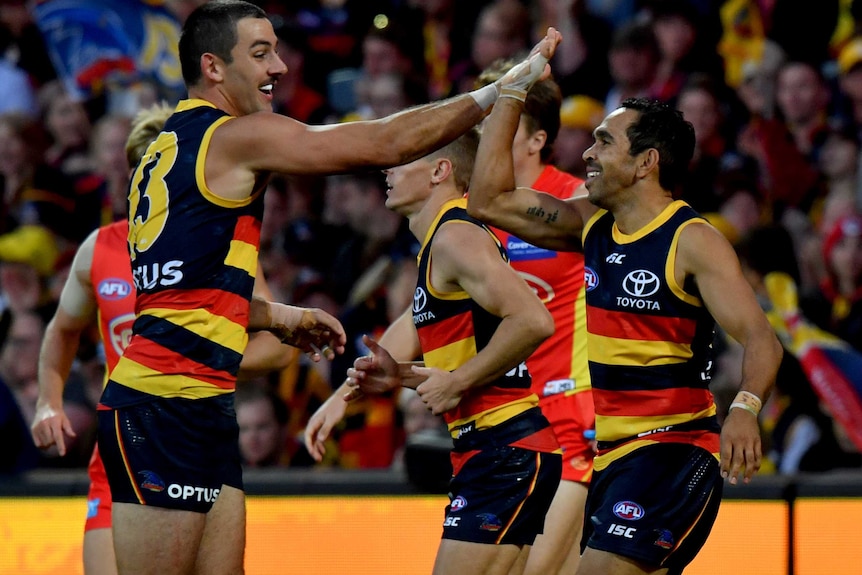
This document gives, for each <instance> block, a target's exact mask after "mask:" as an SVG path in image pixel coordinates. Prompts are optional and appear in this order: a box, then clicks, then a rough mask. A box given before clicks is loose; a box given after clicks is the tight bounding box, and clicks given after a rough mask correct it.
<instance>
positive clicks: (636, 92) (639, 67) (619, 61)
mask: <svg viewBox="0 0 862 575" xmlns="http://www.w3.org/2000/svg"><path fill="white" fill-rule="evenodd" d="M659 58H660V52H659V46H658V41H657V40H656V37H655V34H654V33H653V31H652V28H651V27H650V26H649V25H648V24H644V23H641V22H632V23H630V24H626V25H624V26H623V27H621V28H620V29H618V30H617V31H616V32H615V33H614V36H613V40H612V41H611V46H610V50H609V51H608V65H609V70H610V73H611V89H610V91H609V92H608V94H607V97H606V98H605V113H606V114H609V113H610V112H612V111H613V110H616V109H617V108H618V107H619V106H620V103H621V102H622V101H623V100H625V99H627V98H638V97H642V96H651V95H652V93H653V87H654V83H655V81H656V74H657V72H658V63H659Z"/></svg>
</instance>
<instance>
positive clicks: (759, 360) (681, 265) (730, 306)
mask: <svg viewBox="0 0 862 575" xmlns="http://www.w3.org/2000/svg"><path fill="white" fill-rule="evenodd" d="M678 249H679V251H678V260H677V273H678V278H677V280H678V282H680V281H682V278H683V276H682V274H685V273H688V274H691V275H693V276H694V278H695V281H696V282H697V287H698V290H699V291H700V294H701V297H702V298H703V301H704V303H705V304H706V307H707V309H709V311H710V313H711V314H712V317H713V318H715V320H716V322H718V324H719V325H720V326H721V327H722V328H723V329H724V330H725V331H726V332H727V333H728V335H730V336H731V337H732V338H733V339H735V340H736V341H737V342H739V343H740V344H741V345H742V346H743V348H744V349H745V352H744V358H743V362H742V387H741V389H743V390H746V391H750V392H751V393H753V394H755V395H757V396H758V397H759V398H761V399H762V400H764V401H765V400H766V398H767V396H768V395H769V392H770V390H771V389H772V385H773V383H774V381H775V375H776V373H778V364H779V363H780V362H781V356H782V353H783V352H782V347H781V343H780V342H779V341H778V338H777V337H776V336H775V331H774V330H773V329H772V326H771V325H770V324H769V321H768V320H767V319H766V314H764V313H763V310H762V309H761V307H760V305H759V304H758V302H757V299H756V298H755V296H754V292H753V291H752V290H751V287H750V286H749V284H748V282H747V281H746V280H745V278H744V277H743V275H742V270H741V269H740V266H739V260H738V259H737V257H736V254H735V252H734V251H733V248H732V247H731V245H730V244H729V243H728V242H727V240H725V239H724V236H722V235H721V233H720V232H718V231H717V230H715V229H714V228H712V227H711V226H708V225H702V224H693V225H689V226H687V227H686V228H685V229H684V230H683V231H682V232H681V235H680V241H679V248H678ZM680 285H682V284H680Z"/></svg>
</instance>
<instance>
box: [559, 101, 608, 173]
mask: <svg viewBox="0 0 862 575" xmlns="http://www.w3.org/2000/svg"><path fill="white" fill-rule="evenodd" d="M604 117H605V111H604V107H603V106H602V103H601V102H599V101H598V100H595V99H593V98H591V97H589V96H584V95H576V96H569V97H568V98H565V99H564V100H563V103H562V106H561V107H560V132H559V134H557V140H556V141H555V142H554V152H553V156H552V160H553V163H554V164H555V165H556V166H557V167H558V168H560V169H561V170H563V171H564V172H568V173H570V174H572V175H574V176H578V177H579V178H581V179H583V178H585V177H586V173H587V165H586V163H584V158H583V153H584V150H586V149H587V148H589V147H590V146H592V145H593V130H595V129H596V127H597V126H598V125H599V124H601V123H602V120H603V119H604Z"/></svg>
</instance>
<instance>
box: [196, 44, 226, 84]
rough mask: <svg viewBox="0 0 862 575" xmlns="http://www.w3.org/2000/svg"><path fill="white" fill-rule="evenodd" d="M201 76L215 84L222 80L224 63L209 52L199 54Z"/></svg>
mask: <svg viewBox="0 0 862 575" xmlns="http://www.w3.org/2000/svg"><path fill="white" fill-rule="evenodd" d="M201 76H202V77H204V78H207V79H209V80H211V81H213V82H215V83H220V82H222V81H223V80H224V62H223V61H222V59H221V58H219V57H218V56H216V55H215V54H212V53H210V52H205V53H204V54H201Z"/></svg>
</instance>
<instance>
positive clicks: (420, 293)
mask: <svg viewBox="0 0 862 575" xmlns="http://www.w3.org/2000/svg"><path fill="white" fill-rule="evenodd" d="M427 303H428V296H427V295H426V294H425V290H424V289H422V288H421V287H418V288H416V291H415V292H413V312H414V313H418V312H420V311H422V309H423V308H424V307H425V304H427Z"/></svg>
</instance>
